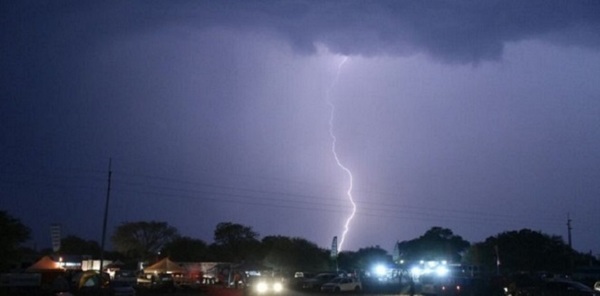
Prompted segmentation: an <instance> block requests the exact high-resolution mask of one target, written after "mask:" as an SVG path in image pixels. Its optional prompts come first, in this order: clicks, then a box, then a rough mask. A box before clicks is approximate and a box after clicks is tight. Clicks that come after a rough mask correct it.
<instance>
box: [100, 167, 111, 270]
mask: <svg viewBox="0 0 600 296" xmlns="http://www.w3.org/2000/svg"><path fill="white" fill-rule="evenodd" d="M111 164H112V158H109V159H108V188H107V190H106V205H105V206H104V221H103V222H102V244H101V246H100V274H102V268H103V267H104V242H105V240H106V220H108V202H109V201H110V179H111V175H112V170H111Z"/></svg>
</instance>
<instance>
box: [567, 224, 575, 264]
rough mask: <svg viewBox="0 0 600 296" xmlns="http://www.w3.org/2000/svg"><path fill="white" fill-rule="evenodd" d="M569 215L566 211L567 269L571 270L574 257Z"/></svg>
mask: <svg viewBox="0 0 600 296" xmlns="http://www.w3.org/2000/svg"><path fill="white" fill-rule="evenodd" d="M572 229H573V228H572V227H571V215H570V214H569V213H567V237H568V240H569V269H570V271H573V267H574V266H575V258H574V257H573V241H572V240H571V230H572Z"/></svg>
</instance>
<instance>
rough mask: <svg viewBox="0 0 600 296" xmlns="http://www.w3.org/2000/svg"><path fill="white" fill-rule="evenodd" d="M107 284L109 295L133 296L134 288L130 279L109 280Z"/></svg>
mask: <svg viewBox="0 0 600 296" xmlns="http://www.w3.org/2000/svg"><path fill="white" fill-rule="evenodd" d="M109 286H110V295H111V296H135V289H134V288H133V286H132V284H131V282H130V281H120V280H117V281H111V282H110V284H109Z"/></svg>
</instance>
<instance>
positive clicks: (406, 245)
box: [398, 227, 470, 262]
mask: <svg viewBox="0 0 600 296" xmlns="http://www.w3.org/2000/svg"><path fill="white" fill-rule="evenodd" d="M469 246H470V243H469V242H468V241H466V240H464V239H463V238H462V237H461V236H459V235H455V234H454V233H452V230H450V229H447V228H442V227H432V228H431V229H429V230H428V231H427V232H425V234H423V235H422V236H420V237H419V238H416V239H413V240H410V241H403V242H400V243H398V251H399V255H400V259H403V260H405V261H419V260H447V261H451V262H460V261H461V259H462V255H461V254H462V253H463V252H464V251H466V250H467V249H468V248H469Z"/></svg>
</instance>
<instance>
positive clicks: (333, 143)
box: [326, 57, 356, 250]
mask: <svg viewBox="0 0 600 296" xmlns="http://www.w3.org/2000/svg"><path fill="white" fill-rule="evenodd" d="M347 61H348V57H344V58H343V59H342V61H341V62H340V64H339V65H338V67H337V72H336V74H335V78H334V79H333V81H332V83H331V85H330V86H329V88H328V89H327V94H326V100H327V104H328V105H329V108H330V111H331V112H330V113H329V137H330V138H331V153H332V154H333V157H334V158H335V162H336V163H337V165H338V167H340V169H342V171H344V172H345V173H346V175H347V177H348V181H349V182H348V190H347V191H346V195H347V196H348V200H349V201H350V204H352V213H351V214H350V216H348V218H347V219H346V223H345V224H344V231H343V232H342V238H341V240H340V243H339V245H338V250H341V249H342V246H343V245H344V240H345V239H346V234H347V233H348V230H349V229H350V222H351V221H352V219H353V218H354V215H355V214H356V203H355V202H354V197H352V187H353V186H354V184H353V181H354V180H353V177H352V172H351V171H350V170H349V169H348V168H347V167H346V166H344V164H342V162H341V161H340V158H339V156H338V154H337V151H336V144H337V138H336V136H335V133H334V131H333V121H334V119H335V105H334V104H333V101H332V99H331V90H332V89H333V88H334V87H335V85H336V84H337V82H338V80H339V78H340V72H341V71H342V66H344V64H345V63H346V62H347Z"/></svg>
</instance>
